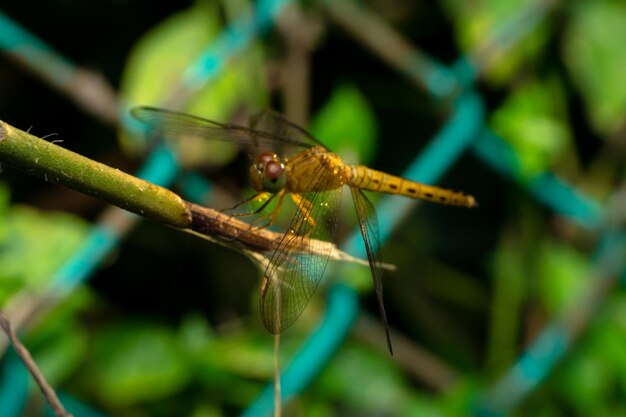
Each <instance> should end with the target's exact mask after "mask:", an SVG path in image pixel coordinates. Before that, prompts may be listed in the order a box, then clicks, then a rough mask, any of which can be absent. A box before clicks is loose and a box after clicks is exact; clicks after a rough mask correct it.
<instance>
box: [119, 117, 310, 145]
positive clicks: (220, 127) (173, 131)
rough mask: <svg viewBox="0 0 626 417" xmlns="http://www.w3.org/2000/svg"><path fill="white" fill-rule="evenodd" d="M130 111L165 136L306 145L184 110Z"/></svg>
mask: <svg viewBox="0 0 626 417" xmlns="http://www.w3.org/2000/svg"><path fill="white" fill-rule="evenodd" d="M130 114H131V115H132V116H133V117H134V118H135V119H137V120H139V121H141V122H144V123H146V124H147V125H149V126H150V127H152V128H153V129H154V130H155V131H157V132H160V133H162V134H164V135H165V136H172V137H173V138H176V137H178V136H195V137H199V138H203V139H212V140H220V141H227V142H234V143H237V144H240V145H248V146H256V147H258V146H268V147H272V146H278V145H289V146H292V147H296V148H300V149H303V148H310V147H311V145H310V144H309V143H308V141H299V140H297V139H295V138H291V137H288V136H278V135H273V134H272V133H271V132H267V131H261V130H256V129H251V128H249V127H245V126H240V125H237V124H231V123H220V122H215V121H212V120H209V119H204V118H202V117H198V116H194V115H191V114H186V113H179V112H175V111H171V110H166V109H158V108H155V107H134V108H132V109H131V110H130Z"/></svg>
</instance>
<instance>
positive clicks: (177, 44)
mask: <svg viewBox="0 0 626 417" xmlns="http://www.w3.org/2000/svg"><path fill="white" fill-rule="evenodd" d="M222 30H223V25H222V22H221V14H220V9H219V2H208V1H198V2H197V3H196V4H195V5H194V6H193V7H191V8H189V9H187V10H184V11H181V12H179V13H177V14H174V15H172V16H171V17H169V18H168V19H166V20H164V21H163V22H162V23H160V24H159V25H158V26H157V27H156V28H154V29H153V30H151V31H149V32H148V33H147V34H146V35H145V36H144V37H143V38H142V39H141V40H140V41H139V42H138V43H137V45H136V46H135V47H134V48H133V50H132V51H131V54H130V57H129V61H128V63H127V66H126V68H125V71H124V75H123V79H122V86H121V94H122V96H123V97H124V101H125V102H126V103H129V104H131V105H153V106H159V104H160V103H164V102H167V101H169V100H171V98H172V94H173V93H174V92H175V90H176V89H177V88H180V87H182V86H183V84H181V83H182V82H183V79H184V77H185V76H186V74H188V71H189V69H190V67H191V65H192V64H194V63H195V62H196V60H197V58H198V57H200V56H201V55H202V54H204V53H205V52H206V51H207V47H209V46H210V45H212V43H213V42H214V41H215V40H216V39H217V36H218V35H219V34H220V33H221V32H222ZM222 64H227V65H228V70H227V71H221V72H220V73H219V75H217V76H216V77H215V78H213V79H211V81H210V82H208V83H207V84H206V85H204V86H203V87H202V88H201V89H200V90H199V91H197V92H194V94H193V97H192V99H191V100H190V101H188V102H186V104H185V107H184V108H183V109H182V110H183V111H186V112H188V113H192V114H197V115H199V116H202V117H207V118H210V119H212V120H216V121H227V120H228V119H229V117H230V116H231V114H232V113H233V111H234V110H236V109H237V108H245V107H248V108H249V109H252V110H256V109H257V108H259V107H262V106H265V105H266V103H267V96H266V93H265V87H264V82H263V73H262V68H263V64H262V56H261V50H260V48H259V47H258V46H257V45H252V46H250V47H248V48H247V49H246V51H245V52H244V53H243V54H242V56H241V57H238V58H237V59H234V60H230V61H228V62H222ZM121 137H122V145H123V146H124V147H125V149H126V150H127V151H130V152H134V153H137V152H142V151H143V150H144V147H145V146H146V144H147V143H146V142H145V141H141V140H140V139H141V138H132V140H130V138H129V137H128V136H126V135H125V134H122V135H121ZM185 146H186V147H189V149H187V148H184V150H183V152H182V159H183V164H184V165H187V166H196V165H204V164H217V163H223V162H225V161H228V160H230V159H231V158H232V157H233V155H234V154H235V147H234V146H232V145H231V144H227V143H223V142H215V141H206V140H203V141H195V142H194V141H191V143H186V144H185Z"/></svg>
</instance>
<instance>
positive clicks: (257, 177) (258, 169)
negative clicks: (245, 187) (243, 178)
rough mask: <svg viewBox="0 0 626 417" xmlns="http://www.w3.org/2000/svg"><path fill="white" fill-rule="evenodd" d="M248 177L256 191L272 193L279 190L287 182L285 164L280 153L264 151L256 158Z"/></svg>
mask: <svg viewBox="0 0 626 417" xmlns="http://www.w3.org/2000/svg"><path fill="white" fill-rule="evenodd" d="M248 178H249V180H250V185H251V186H252V188H254V190H255V191H267V192H270V193H277V192H279V191H280V190H282V189H283V188H285V184H286V183H287V177H286V175H285V165H284V164H283V163H282V161H281V160H280V158H279V157H278V155H276V154H275V153H272V152H263V153H262V154H259V155H257V157H256V158H254V161H253V162H252V165H251V166H250V172H249V174H248Z"/></svg>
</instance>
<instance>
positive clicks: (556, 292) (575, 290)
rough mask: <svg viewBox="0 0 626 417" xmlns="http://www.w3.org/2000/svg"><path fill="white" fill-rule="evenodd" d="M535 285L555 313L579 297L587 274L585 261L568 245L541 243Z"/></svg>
mask: <svg viewBox="0 0 626 417" xmlns="http://www.w3.org/2000/svg"><path fill="white" fill-rule="evenodd" d="M538 267H539V268H538V274H537V283H538V285H539V291H540V294H541V296H542V298H543V301H544V303H545V305H546V307H547V308H548V310H549V311H550V312H552V313H558V312H559V311H561V310H562V309H563V308H564V307H565V306H566V305H567V304H568V303H570V302H571V301H572V300H573V297H575V296H577V295H580V293H581V290H582V289H583V285H584V283H585V280H584V277H585V275H586V274H587V271H588V262H587V259H586V258H585V257H584V256H583V255H582V254H580V253H578V252H577V251H576V250H575V249H574V248H572V247H571V246H566V245H562V244H557V243H554V242H544V243H542V244H541V247H540V250H539V258H538Z"/></svg>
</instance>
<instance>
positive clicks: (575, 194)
mask: <svg viewBox="0 0 626 417" xmlns="http://www.w3.org/2000/svg"><path fill="white" fill-rule="evenodd" d="M287 3H288V2H287V1H270V0H268V1H261V2H259V3H258V4H257V12H256V13H255V14H253V15H247V16H244V17H243V18H242V19H240V20H238V21H237V22H235V23H234V24H233V26H232V27H229V28H228V29H227V30H225V31H224V33H223V34H222V35H221V36H220V37H219V38H218V39H217V41H215V43H213V44H212V45H209V46H208V47H207V49H206V51H205V53H203V54H202V55H201V56H200V57H198V59H197V61H196V63H195V64H194V65H192V66H191V67H190V68H189V70H188V71H187V73H186V74H185V77H184V79H183V83H184V84H185V85H186V86H187V87H188V88H189V89H190V90H192V91H193V90H196V89H198V88H199V87H200V86H201V85H203V84H204V83H206V82H207V81H209V80H210V79H211V78H212V77H214V76H215V75H217V74H218V73H219V72H220V71H222V70H224V69H225V68H226V67H227V63H228V60H229V59H230V58H231V57H232V56H233V55H235V54H239V53H241V52H242V51H244V50H245V47H246V45H248V44H249V42H250V41H251V40H253V39H254V38H255V37H257V36H258V35H259V33H261V32H262V31H263V30H265V29H267V28H268V27H269V26H270V25H271V24H272V21H273V19H274V18H275V17H276V15H277V14H278V13H280V11H281V10H282V8H283V7H284V6H285V4H287ZM520 15H521V13H520ZM523 17H524V16H518V17H517V18H513V19H512V20H511V22H510V23H509V26H508V28H506V29H507V30H503V31H501V33H502V39H501V41H502V42H512V41H513V40H514V39H516V38H519V37H521V36H523V35H525V34H526V33H528V32H529V30H530V29H532V28H533V27H534V26H535V25H536V24H537V19H535V20H531V21H528V20H523V19H522V18H523ZM520 22H525V24H523V25H522V24H520ZM0 48H2V49H4V50H6V51H10V52H11V53H14V54H20V55H21V56H23V58H24V60H25V62H26V63H27V64H28V65H32V66H36V67H39V68H40V71H44V72H48V73H47V74H46V77H47V78H48V79H49V80H51V82H52V83H58V84H59V85H62V84H63V83H66V82H71V79H72V77H73V74H74V73H75V71H76V66H75V65H74V64H73V63H71V61H69V60H67V59H65V58H64V57H62V56H61V55H59V54H58V53H56V52H55V51H54V50H52V48H50V47H48V46H47V45H46V44H45V43H44V42H42V41H40V40H39V39H37V38H36V37H34V36H33V35H31V34H29V33H28V32H27V31H26V30H24V29H23V28H21V27H20V26H19V25H17V24H15V23H14V22H13V21H11V19H10V18H8V17H7V16H5V15H3V14H1V13H0ZM33 51H34V52H33ZM42 57H45V59H46V65H40V64H41V60H42V59H43V58H42ZM424 60H426V61H427V62H428V63H429V65H427V66H424V65H423V63H424V62H425V61H424ZM418 62H419V64H420V65H419V67H420V68H428V71H427V72H425V71H422V72H420V71H416V70H415V68H413V67H412V64H411V62H409V63H407V68H406V73H407V75H409V76H411V77H421V78H423V81H425V83H424V84H425V85H427V86H428V89H429V91H430V92H431V93H432V94H433V96H435V97H441V96H445V94H447V93H448V92H450V91H452V90H453V87H454V84H457V85H458V86H462V88H463V92H462V93H461V94H460V95H459V96H458V97H457V98H456V100H455V102H454V106H453V111H452V112H451V114H450V118H449V120H448V121H447V123H446V124H445V125H444V126H443V127H442V129H441V130H440V131H439V132H438V133H437V134H436V135H435V136H434V137H433V138H432V139H431V141H430V142H429V145H428V146H427V147H426V148H425V149H424V151H423V152H422V153H420V155H418V156H417V157H416V158H415V159H414V161H413V162H412V163H411V164H410V165H409V167H408V168H407V169H406V171H405V172H404V173H403V175H404V176H405V177H407V178H410V179H413V180H416V181H421V182H426V183H436V182H437V180H438V179H439V178H440V177H441V176H442V175H443V174H444V173H445V172H446V171H447V170H448V169H449V168H450V167H451V166H452V165H453V164H454V163H455V161H456V160H457V159H458V157H459V156H460V155H461V154H463V153H464V152H467V151H470V152H473V153H474V154H475V155H476V156H477V157H479V158H480V159H481V160H482V161H484V163H485V164H487V165H488V166H490V167H491V168H492V169H493V170H494V171H495V172H497V173H498V174H500V175H502V176H505V177H508V178H510V179H512V180H515V179H517V178H519V177H518V176H517V175H516V174H517V172H516V166H518V165H517V159H518V156H517V155H516V153H515V151H514V150H513V149H512V148H511V147H510V146H509V145H507V143H506V142H505V141H503V140H502V139H501V138H499V137H498V136H497V135H495V134H494V133H493V132H492V131H491V130H490V129H489V128H488V127H487V126H486V125H485V121H484V105H483V103H482V99H481V97H480V95H479V93H478V92H477V91H475V90H474V89H473V87H472V84H473V81H474V78H475V76H476V73H477V71H476V70H475V68H473V66H472V63H471V62H470V61H469V60H468V59H466V58H465V57H461V58H460V59H459V60H457V62H456V63H455V64H454V65H452V66H451V67H450V68H447V67H445V66H443V65H441V64H439V63H436V62H435V61H433V60H431V59H430V58H428V57H425V56H415V57H414V63H418ZM121 110H122V111H123V112H124V111H125V109H121ZM124 114H125V113H124ZM123 120H126V119H125V117H124V118H123ZM138 175H139V176H141V177H142V178H144V179H147V180H149V181H152V182H154V183H156V184H159V185H163V186H168V185H170V184H171V183H172V181H173V180H174V179H175V178H176V176H177V175H178V169H177V164H176V158H175V156H174V155H172V154H171V153H170V152H169V151H168V150H167V149H165V148H159V149H157V150H156V151H155V152H154V153H153V154H152V155H150V157H149V158H148V159H147V161H146V163H145V165H144V167H143V168H142V169H141V170H140V172H139V173H138ZM522 185H523V186H524V187H526V188H527V190H528V192H529V194H531V195H532V196H534V197H535V198H536V199H537V201H538V202H540V203H542V204H544V205H545V206H546V207H548V208H549V209H551V210H552V211H554V212H555V213H557V214H559V215H561V216H564V217H568V218H570V219H571V220H572V221H574V222H576V223H577V224H579V225H581V226H583V227H586V228H589V229H593V230H599V229H600V228H601V227H602V224H603V218H604V213H603V210H602V209H601V207H600V205H599V204H598V203H596V202H594V201H593V200H592V199H590V198H589V197H587V196H585V194H584V193H582V192H580V191H578V190H576V189H575V188H573V187H571V186H569V185H567V184H566V183H564V182H563V181H561V180H559V179H558V177H557V176H555V175H554V174H552V173H550V172H545V173H543V174H540V175H537V176H536V177H535V178H533V179H531V180H530V181H525V182H524V183H523V184H522ZM189 187H190V188H189V189H190V190H197V189H201V190H203V192H206V190H207V184H206V183H203V182H202V181H198V179H197V178H196V177H193V176H192V177H190V182H189ZM192 192H193V191H192ZM413 204H414V203H413V202H411V201H410V200H399V199H388V198H384V199H382V200H381V201H380V203H379V204H378V207H377V210H378V213H379V219H380V227H381V239H382V240H383V242H384V241H385V240H386V239H387V238H388V237H389V235H390V233H391V232H392V231H393V229H394V228H395V227H397V225H398V224H399V223H400V222H401V221H402V218H403V217H404V216H406V215H408V213H410V211H411V209H412V208H413ZM390 213H393V214H394V215H389V214H390ZM119 238H120V236H119V235H118V233H117V232H116V231H115V230H112V229H110V228H108V227H105V226H102V225H95V226H94V227H93V230H92V233H91V234H90V235H89V237H88V238H87V239H86V240H85V243H84V246H83V247H82V248H81V250H79V251H78V252H77V253H76V254H75V256H74V258H72V259H71V260H70V261H68V263H67V264H66V265H65V266H64V267H63V268H62V269H60V270H59V271H58V273H57V275H56V276H55V279H54V281H53V283H54V284H53V287H54V288H55V290H56V291H58V292H60V293H64V292H65V293H67V292H70V291H72V289H73V288H75V287H76V286H77V285H80V284H81V283H83V282H84V281H85V280H87V279H89V276H90V275H91V273H92V272H93V270H94V269H95V268H96V267H97V265H98V264H99V263H100V262H101V260H102V259H103V258H104V257H106V256H107V254H108V253H110V251H111V250H113V249H114V248H115V246H116V245H117V243H118V242H119ZM359 242H360V236H359V235H358V234H357V232H356V231H355V234H354V235H353V236H352V237H351V238H350V239H349V240H348V241H347V242H346V243H345V244H344V245H343V249H344V250H346V251H348V252H350V253H352V254H354V255H356V256H361V257H363V256H364V255H365V254H364V253H363V250H362V246H361V245H360V243H359ZM624 247H625V245H624V238H623V236H622V235H621V233H619V232H614V233H610V234H607V235H606V236H605V239H604V240H603V241H602V245H600V246H599V248H598V255H597V258H600V259H603V258H604V257H607V256H608V257H610V258H611V259H614V258H615V257H621V258H623V255H622V253H623V250H622V249H623V248H624ZM607 248H608V249H607ZM607 250H609V252H610V253H609V255H607V254H606V251H607ZM622 261H623V259H622ZM614 264H616V265H617V266H616V267H615V271H614V272H615V273H617V274H619V275H621V274H622V272H623V271H622V270H621V269H620V268H623V262H614ZM358 308H359V307H358V297H357V294H356V292H355V291H354V290H353V289H352V288H349V287H347V286H346V285H343V284H335V285H333V286H332V287H331V288H330V290H329V295H328V306H327V310H326V313H325V317H324V319H323V320H322V322H321V324H320V326H319V327H318V328H317V329H316V330H315V331H314V332H313V333H312V334H311V335H310V337H309V339H308V340H307V341H306V342H305V343H304V344H303V346H302V348H301V349H300V351H299V352H298V353H297V354H296V355H295V356H294V357H293V359H292V361H291V363H290V364H289V365H288V367H287V368H286V369H285V371H284V372H283V376H282V378H283V385H284V387H285V389H284V391H283V395H284V397H286V398H288V397H290V396H293V395H296V394H297V393H299V392H301V391H302V390H303V389H304V388H305V387H306V386H308V385H309V384H310V383H311V382H312V381H313V380H314V379H315V377H316V376H317V375H318V374H319V373H320V371H321V370H322V369H323V367H324V366H325V365H326V364H327V363H328V361H329V360H330V358H331V357H332V356H333V354H334V353H335V351H336V350H337V349H338V348H339V347H340V345H341V343H342V342H343V340H344V339H345V337H346V335H347V333H348V332H349V331H350V328H351V326H352V324H353V322H354V320H355V318H356V315H357V313H358ZM571 340H572V334H571V330H570V329H569V328H568V327H567V326H566V325H565V324H564V323H562V322H559V321H558V320H555V321H553V322H551V323H550V324H549V325H547V326H546V327H545V328H544V330H543V331H542V333H541V334H540V335H539V336H538V337H537V338H536V339H535V341H534V342H533V343H532V344H531V345H530V346H529V347H528V348H527V349H526V351H525V352H523V353H522V355H521V356H520V357H519V359H518V361H517V363H516V364H515V365H514V366H513V367H512V368H511V369H510V370H509V371H508V372H507V373H505V375H504V376H503V377H502V378H501V379H500V380H498V381H497V382H496V383H495V384H494V385H493V386H492V387H491V388H489V389H487V390H486V391H485V393H484V394H482V395H480V396H478V398H477V399H476V402H475V407H474V413H475V414H476V415H479V416H498V415H504V414H505V413H506V412H507V411H508V410H510V409H511V408H512V407H514V406H515V405H516V404H517V403H519V401H521V400H522V399H523V398H524V397H525V396H526V395H527V394H528V393H529V392H530V391H531V390H532V389H533V388H534V387H536V386H537V384H539V383H540V382H541V381H542V380H543V379H544V378H545V377H546V376H547V375H549V373H550V371H551V369H552V367H553V366H554V365H555V363H557V362H558V360H559V359H560V358H561V357H562V356H563V355H564V354H565V352H566V351H567V349H568V347H569V345H570V343H571ZM19 369H20V367H19V364H17V362H16V359H15V358H14V357H11V356H9V357H8V358H5V360H4V366H3V367H2V372H0V399H1V400H2V401H3V402H5V401H6V403H4V404H3V406H4V405H6V406H7V408H3V409H4V410H14V411H12V412H10V414H8V415H15V416H18V415H19V414H20V413H21V410H22V409H23V404H24V402H25V398H26V390H24V389H22V390H21V392H22V393H21V394H16V392H17V391H15V390H18V391H19V389H18V388H19V387H23V385H20V384H17V383H15V381H24V378H25V371H23V370H22V372H21V373H20V371H19ZM9 381H12V382H11V383H9ZM8 386H11V387H12V389H13V390H14V391H9V390H8V389H7V387H8ZM503 399H504V400H503ZM69 401H70V402H72V401H73V400H72V399H69ZM76 407H80V405H77V406H76ZM272 409H273V400H272V388H271V385H270V386H268V387H267V388H266V390H264V391H263V392H262V393H261V395H260V396H259V398H258V399H257V400H256V401H255V402H254V403H253V404H251V405H250V407H249V408H248V409H247V410H246V411H245V412H244V413H243V415H244V416H261V415H269V413H270V412H271V411H272ZM89 413H90V411H89V410H88V409H83V410H81V415H90V414H89ZM91 413H92V414H91V415H95V414H93V412H91Z"/></svg>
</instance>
